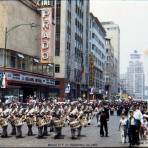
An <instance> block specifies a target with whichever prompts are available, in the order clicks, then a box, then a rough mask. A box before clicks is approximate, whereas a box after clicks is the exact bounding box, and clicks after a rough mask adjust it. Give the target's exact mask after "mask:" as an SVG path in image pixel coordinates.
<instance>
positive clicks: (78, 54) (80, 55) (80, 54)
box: [75, 48, 82, 63]
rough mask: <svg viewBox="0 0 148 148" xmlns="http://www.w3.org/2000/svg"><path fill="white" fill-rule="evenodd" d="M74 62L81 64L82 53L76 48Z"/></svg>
mask: <svg viewBox="0 0 148 148" xmlns="http://www.w3.org/2000/svg"><path fill="white" fill-rule="evenodd" d="M75 60H76V61H77V62H78V63H81V62H82V51H81V50H79V49H78V48H75Z"/></svg>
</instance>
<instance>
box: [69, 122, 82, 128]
mask: <svg viewBox="0 0 148 148" xmlns="http://www.w3.org/2000/svg"><path fill="white" fill-rule="evenodd" d="M69 125H70V127H71V128H72V129H75V128H79V127H80V122H79V121H77V120H75V121H72V122H70V123H69Z"/></svg>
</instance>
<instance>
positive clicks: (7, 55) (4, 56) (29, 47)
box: [0, 0, 55, 99]
mask: <svg viewBox="0 0 148 148" xmlns="http://www.w3.org/2000/svg"><path fill="white" fill-rule="evenodd" d="M14 10H15V11H14ZM0 14H1V15H0V36H1V38H0V75H1V78H2V75H4V73H5V75H6V78H7V82H8V86H7V88H1V89H0V98H6V95H7V97H9V96H12V97H14V98H20V97H21V98H22V99H26V97H27V96H29V95H31V96H34V97H38V98H41V97H46V98H47V97H49V96H50V95H51V94H50V89H51V88H52V87H55V80H54V78H53V77H54V75H53V74H54V71H53V68H52V67H51V66H50V65H48V64H43V63H41V62H40V37H41V36H40V34H41V29H40V25H41V14H40V11H38V10H37V8H36V6H35V4H34V3H32V2H31V1H29V0H26V1H21V0H16V1H1V2H0ZM6 29H7V30H6Z"/></svg>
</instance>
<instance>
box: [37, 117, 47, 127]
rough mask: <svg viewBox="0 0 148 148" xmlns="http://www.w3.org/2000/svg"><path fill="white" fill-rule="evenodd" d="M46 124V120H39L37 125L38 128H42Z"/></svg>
mask: <svg viewBox="0 0 148 148" xmlns="http://www.w3.org/2000/svg"><path fill="white" fill-rule="evenodd" d="M45 124H46V123H45V120H44V119H43V118H39V119H37V122H36V125H37V126H38V127H42V126H44V125H45Z"/></svg>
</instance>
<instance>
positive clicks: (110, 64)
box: [105, 37, 116, 98]
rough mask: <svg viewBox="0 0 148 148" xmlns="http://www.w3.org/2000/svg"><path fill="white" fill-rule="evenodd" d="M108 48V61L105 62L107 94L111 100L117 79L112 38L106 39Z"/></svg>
mask: <svg viewBox="0 0 148 148" xmlns="http://www.w3.org/2000/svg"><path fill="white" fill-rule="evenodd" d="M105 48H106V60H105V92H107V93H106V94H107V95H108V98H111V95H112V94H113V93H114V90H115V88H114V81H115V78H116V69H115V68H116V65H115V62H114V49H113V47H112V45H111V40H110V38H107V37H106V42H105Z"/></svg>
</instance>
